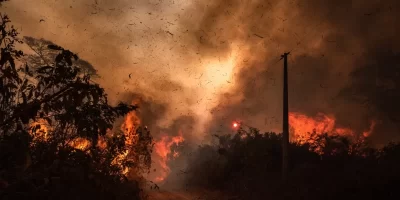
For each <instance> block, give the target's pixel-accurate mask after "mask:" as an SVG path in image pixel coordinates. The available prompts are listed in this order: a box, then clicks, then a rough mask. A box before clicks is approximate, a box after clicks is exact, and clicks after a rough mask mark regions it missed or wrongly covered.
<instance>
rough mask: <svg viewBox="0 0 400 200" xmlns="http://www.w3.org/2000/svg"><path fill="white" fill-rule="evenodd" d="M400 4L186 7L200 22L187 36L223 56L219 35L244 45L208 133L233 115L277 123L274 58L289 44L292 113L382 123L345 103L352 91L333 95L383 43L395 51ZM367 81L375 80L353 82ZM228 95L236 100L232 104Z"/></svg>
mask: <svg viewBox="0 0 400 200" xmlns="http://www.w3.org/2000/svg"><path fill="white" fill-rule="evenodd" d="M399 8H400V3H399V2H398V1H394V0H393V1H383V2H382V1H361V0H359V1H347V0H338V1H320V0H309V1H301V0H298V1H269V2H267V1H239V0H233V1H225V0H219V1H201V2H197V3H196V4H195V6H194V7H193V8H192V10H191V11H190V12H189V13H197V14H198V16H197V17H198V19H201V20H200V22H199V23H195V24H190V23H189V22H187V21H190V20H186V21H184V22H183V24H184V25H185V26H190V27H191V28H193V29H196V30H198V32H196V33H195V34H193V35H192V37H193V38H196V39H194V40H193V41H194V42H196V43H197V45H201V47H202V48H204V49H206V50H210V49H219V50H220V52H219V53H221V54H223V53H225V54H228V53H229V52H230V51H231V48H232V46H230V45H227V44H226V43H224V42H223V40H224V39H226V40H227V41H230V42H232V41H233V42H238V43H242V44H244V45H245V46H247V51H244V52H242V54H243V55H244V56H243V57H247V58H250V59H249V61H248V62H246V63H244V62H243V63H238V65H239V66H238V74H240V76H237V77H236V79H235V81H236V85H235V89H234V90H232V91H230V92H228V93H226V94H225V95H223V96H221V97H220V104H222V105H223V107H218V108H216V109H215V112H216V113H215V114H214V121H215V122H216V123H213V124H211V125H210V131H216V130H219V129H220V128H219V127H220V126H219V124H228V125H229V123H230V120H235V119H238V118H239V119H242V120H244V121H245V122H246V123H247V124H249V125H252V126H255V127H260V128H262V129H270V130H271V129H277V128H278V129H280V126H281V125H280V124H281V114H280V113H281V106H282V103H281V98H282V90H281V88H282V83H281V82H282V72H281V71H282V66H281V65H282V63H280V62H279V63H278V64H277V60H278V58H279V57H278V56H279V55H280V54H282V53H283V52H284V51H290V50H292V54H291V56H290V60H289V73H290V74H289V76H290V77H289V81H290V82H289V86H290V94H289V96H290V110H291V111H294V112H301V113H304V114H307V115H310V116H315V115H316V114H317V113H318V112H324V113H329V114H334V115H335V116H336V118H337V123H338V126H343V127H350V128H352V129H354V130H356V131H358V132H361V131H363V130H366V129H368V127H369V122H370V120H371V119H378V120H381V121H382V120H383V121H385V117H384V116H382V115H378V114H376V113H373V112H372V111H370V110H368V109H367V108H366V107H365V106H363V105H361V103H360V102H357V101H351V98H350V95H345V96H338V94H339V93H340V92H341V91H342V90H343V89H344V88H346V87H353V85H352V83H353V76H350V75H351V72H353V71H354V70H356V69H358V68H360V67H363V64H365V63H368V62H370V63H374V61H375V60H379V57H380V56H381V55H382V54H379V53H377V52H379V51H380V50H381V49H391V50H392V51H394V52H399V47H400V40H399V39H398V38H397V36H398V35H399V33H400V30H399V27H400V26H399V25H400V23H399V19H400V16H399V15H400V13H399V12H398V11H399ZM193 11H197V12H193ZM220 30H223V31H220ZM204 35H206V36H209V37H204ZM204 40H205V41H204ZM228 43H229V42H228ZM212 53H215V52H214V51H212ZM391 64H393V63H391ZM392 70H393V72H396V70H398V69H397V68H396V69H392ZM369 82H375V80H368V79H364V80H363V82H361V83H358V84H365V85H367V84H369ZM234 98H237V99H240V100H238V101H234V102H232V99H234ZM382 126H387V127H392V126H390V125H389V124H388V122H386V123H383V122H382V124H381V128H379V126H378V127H377V129H376V134H378V132H377V131H379V130H382ZM226 128H227V127H226V126H225V130H226ZM391 132H392V133H393V132H395V130H393V129H392V130H390V131H388V130H386V131H385V132H383V133H379V136H378V137H380V138H381V140H379V141H377V143H380V142H382V141H384V140H386V141H388V140H389V138H393V137H394V135H393V134H391ZM372 138H373V137H372ZM382 138H383V139H382Z"/></svg>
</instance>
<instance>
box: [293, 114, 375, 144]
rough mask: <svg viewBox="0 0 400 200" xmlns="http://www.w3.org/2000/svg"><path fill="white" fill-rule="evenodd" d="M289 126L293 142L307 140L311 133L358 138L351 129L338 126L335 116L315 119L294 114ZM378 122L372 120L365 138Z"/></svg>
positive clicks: (319, 116)
mask: <svg viewBox="0 0 400 200" xmlns="http://www.w3.org/2000/svg"><path fill="white" fill-rule="evenodd" d="M289 124H290V127H291V129H292V132H291V134H292V136H293V137H294V138H293V140H295V141H300V140H301V138H306V136H307V134H308V133H310V132H313V131H314V130H315V132H316V133H317V134H323V133H328V134H336V135H341V136H356V134H355V131H353V130H352V129H350V128H343V127H337V126H336V118H335V117H334V116H333V115H327V114H324V113H318V114H317V116H315V117H310V116H307V115H304V114H300V113H296V112H292V113H289ZM376 124H377V122H376V121H375V120H372V121H371V123H370V127H369V129H368V130H366V131H364V132H362V136H363V137H368V136H369V135H370V134H371V133H372V132H373V130H374V128H375V126H376Z"/></svg>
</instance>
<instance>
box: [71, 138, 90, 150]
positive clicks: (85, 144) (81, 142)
mask: <svg viewBox="0 0 400 200" xmlns="http://www.w3.org/2000/svg"><path fill="white" fill-rule="evenodd" d="M69 145H70V146H71V147H73V148H75V149H79V150H82V151H84V150H86V149H88V148H89V147H90V146H91V143H90V141H89V140H87V139H85V138H76V139H74V140H72V141H71V142H70V143H69Z"/></svg>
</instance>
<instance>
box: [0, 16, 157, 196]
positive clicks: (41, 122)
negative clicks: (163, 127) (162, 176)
mask: <svg viewBox="0 0 400 200" xmlns="http://www.w3.org/2000/svg"><path fill="white" fill-rule="evenodd" d="M9 22H10V20H9V18H8V17H7V16H6V15H5V16H2V18H1V26H0V32H1V37H0V46H1V55H0V56H1V57H0V198H2V199H9V198H11V199H16V198H18V199H21V198H28V197H31V198H39V197H43V198H50V199H76V198H96V199H110V198H116V197H123V198H126V195H128V196H130V197H131V198H139V196H138V195H139V194H140V191H139V185H138V183H137V182H134V181H133V182H132V181H128V180H127V178H126V169H127V168H131V169H132V171H135V172H139V171H145V170H146V169H148V168H149V167H150V163H151V162H150V153H151V148H152V137H151V135H150V133H149V131H148V130H147V129H140V130H137V132H135V133H134V134H136V137H134V140H135V141H127V139H128V138H130V137H126V134H125V133H123V132H121V131H116V130H113V124H114V122H115V120H116V119H117V118H119V117H122V116H124V115H126V114H127V113H128V112H131V111H133V110H135V109H136V108H137V106H130V105H126V104H123V103H119V104H118V105H117V106H112V105H110V104H109V103H108V101H107V95H106V94H105V92H104V89H103V88H101V87H100V86H99V85H98V84H96V83H94V82H92V81H91V80H90V78H91V76H90V74H88V73H82V66H80V64H82V65H83V66H84V67H88V66H89V65H88V63H87V62H82V61H81V62H79V58H78V56H77V55H76V54H74V53H73V52H71V51H69V50H67V49H64V48H62V47H60V46H57V45H55V44H53V43H51V42H49V41H46V40H35V39H33V38H25V40H26V41H27V42H28V45H30V46H31V48H32V49H33V50H34V51H35V52H36V55H30V56H28V58H27V59H26V57H25V58H24V57H23V56H24V54H23V52H22V51H19V50H16V49H15V44H16V43H22V40H20V39H19V38H18V32H17V31H16V30H15V29H14V28H13V26H9V25H8V24H9ZM22 61H25V63H23V64H21V63H22ZM90 66H91V65H90ZM132 140H133V139H132ZM132 184H133V185H132Z"/></svg>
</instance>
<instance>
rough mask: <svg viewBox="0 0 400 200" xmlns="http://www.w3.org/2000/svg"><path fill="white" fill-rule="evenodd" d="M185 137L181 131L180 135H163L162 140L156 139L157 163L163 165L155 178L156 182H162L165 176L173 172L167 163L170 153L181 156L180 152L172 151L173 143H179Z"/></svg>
mask: <svg viewBox="0 0 400 200" xmlns="http://www.w3.org/2000/svg"><path fill="white" fill-rule="evenodd" d="M184 140H185V139H184V138H183V136H182V133H180V134H179V135H178V136H175V137H170V136H163V137H161V139H160V140H158V141H156V143H155V145H154V150H155V154H156V159H157V164H158V165H159V166H160V167H161V169H162V170H159V171H158V175H157V176H156V177H155V178H154V182H157V183H160V182H162V181H164V180H165V178H166V177H167V176H168V175H169V173H170V172H171V170H170V168H169V167H168V165H167V162H168V160H169V157H168V156H169V155H171V153H172V156H173V158H177V157H178V156H179V153H178V152H171V146H172V145H174V144H175V145H178V144H180V143H181V142H183V141H184Z"/></svg>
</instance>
